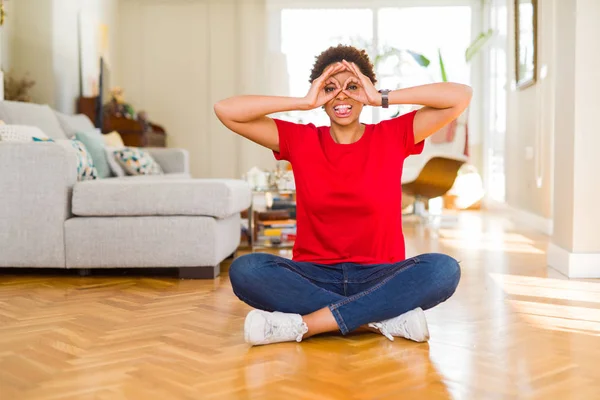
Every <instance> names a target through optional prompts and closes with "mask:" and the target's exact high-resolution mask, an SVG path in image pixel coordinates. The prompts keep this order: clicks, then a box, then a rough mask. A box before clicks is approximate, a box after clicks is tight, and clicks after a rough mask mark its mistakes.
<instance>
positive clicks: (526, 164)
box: [505, 0, 563, 219]
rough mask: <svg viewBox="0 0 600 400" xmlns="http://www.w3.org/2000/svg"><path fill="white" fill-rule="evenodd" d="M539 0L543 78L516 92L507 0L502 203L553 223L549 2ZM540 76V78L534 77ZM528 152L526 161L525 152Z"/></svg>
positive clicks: (551, 14) (552, 76)
mask: <svg viewBox="0 0 600 400" xmlns="http://www.w3.org/2000/svg"><path fill="white" fill-rule="evenodd" d="M557 1H559V0H544V1H538V7H539V11H538V15H539V24H538V63H539V66H540V68H541V66H542V65H546V66H547V68H548V69H547V71H548V76H547V78H546V79H543V80H542V79H540V80H538V82H537V83H536V85H534V86H531V87H529V88H526V89H524V90H519V89H516V88H514V83H515V39H514V38H515V36H514V35H515V31H514V29H515V26H514V19H515V14H514V2H513V1H508V2H507V5H508V25H509V26H508V53H507V55H508V57H507V63H508V64H507V70H508V74H509V77H508V79H509V80H508V82H510V83H511V84H512V86H513V87H512V88H509V91H508V93H507V126H506V151H505V157H506V158H505V167H506V202H507V203H508V204H509V205H510V206H511V207H513V208H515V209H518V210H523V211H526V212H528V213H531V214H534V215H536V216H539V217H541V218H544V219H551V218H552V180H553V179H552V173H553V159H552V157H553V152H552V146H553V142H552V140H553V135H554V133H553V118H554V101H553V100H554V97H553V93H554V80H555V78H556V61H555V59H554V46H555V42H554V31H555V30H556V26H555V23H554V22H553V21H554V11H553V9H554V3H555V2H557ZM560 1H563V0H560ZM538 77H539V74H538ZM527 147H530V148H532V149H533V157H532V158H528V157H527V154H526V148H527Z"/></svg>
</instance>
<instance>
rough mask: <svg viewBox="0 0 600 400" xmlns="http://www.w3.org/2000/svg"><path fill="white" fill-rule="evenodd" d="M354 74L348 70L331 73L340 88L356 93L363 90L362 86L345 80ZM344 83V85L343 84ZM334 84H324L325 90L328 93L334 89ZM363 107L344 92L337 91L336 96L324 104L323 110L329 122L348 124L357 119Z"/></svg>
mask: <svg viewBox="0 0 600 400" xmlns="http://www.w3.org/2000/svg"><path fill="white" fill-rule="evenodd" d="M353 76H354V74H353V73H352V72H350V71H347V70H344V71H341V72H338V73H337V74H335V75H333V76H332V78H333V79H335V80H336V81H337V83H338V85H339V87H340V88H342V89H343V90H346V91H348V92H351V93H358V92H359V91H361V90H363V88H362V87H360V86H358V85H357V84H356V83H355V82H348V83H347V84H346V81H347V80H348V78H350V77H353ZM344 85H346V87H345V86H344ZM336 90H337V89H336V87H335V86H334V85H331V84H330V85H328V86H325V92H326V93H330V92H332V91H336ZM362 109H363V104H362V103H360V102H358V101H356V100H353V99H352V98H350V97H348V96H347V95H346V94H345V93H344V92H340V93H338V95H337V96H336V97H334V98H333V99H332V100H330V101H329V102H327V103H326V104H325V112H326V113H327V115H328V116H329V118H330V119H331V122H332V123H333V122H335V123H336V124H338V125H350V124H352V123H354V122H355V121H357V120H358V118H359V117H360V113H361V111H362Z"/></svg>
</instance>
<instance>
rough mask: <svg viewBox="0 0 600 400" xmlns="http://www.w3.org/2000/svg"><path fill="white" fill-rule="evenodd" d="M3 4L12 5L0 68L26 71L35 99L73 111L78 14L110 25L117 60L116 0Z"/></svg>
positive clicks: (76, 85)
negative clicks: (31, 80)
mask: <svg viewBox="0 0 600 400" xmlns="http://www.w3.org/2000/svg"><path fill="white" fill-rule="evenodd" d="M6 4H7V5H8V4H10V6H11V8H10V10H9V12H10V14H9V16H8V20H7V25H8V26H7V29H6V32H5V34H6V36H7V37H6V39H5V43H6V42H8V43H7V47H8V49H7V50H6V51H4V49H3V55H6V57H3V67H4V68H5V69H10V70H13V71H14V72H15V73H16V74H17V75H18V76H21V75H23V74H25V73H29V75H30V77H31V78H32V79H34V80H35V81H36V85H35V86H34V87H33V88H32V91H31V93H32V97H33V101H34V102H37V103H44V104H49V105H50V106H52V107H54V108H56V109H57V110H59V111H63V112H66V113H73V112H74V111H75V104H76V100H77V97H78V96H79V47H78V15H79V13H80V12H84V13H88V14H89V15H91V16H93V17H94V18H95V19H97V21H98V22H100V23H105V24H108V25H109V32H110V42H111V43H110V47H109V48H110V49H111V54H110V58H111V59H113V62H116V51H114V50H113V49H115V46H116V39H117V35H118V33H117V31H116V29H117V26H118V25H117V4H118V0H43V1H39V0H18V1H15V2H7V3H6ZM3 40H4V39H3ZM117 79H118V76H117ZM115 81H116V79H115V77H114V76H113V77H112V82H115Z"/></svg>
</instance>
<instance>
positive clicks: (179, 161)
mask: <svg viewBox="0 0 600 400" xmlns="http://www.w3.org/2000/svg"><path fill="white" fill-rule="evenodd" d="M144 150H147V151H148V152H149V153H150V155H151V156H152V158H154V159H155V160H156V162H157V163H159V164H160V166H161V168H162V169H163V171H164V172H165V173H166V174H189V173H190V154H189V152H188V151H187V150H184V149H166V148H162V147H147V148H145V149H144Z"/></svg>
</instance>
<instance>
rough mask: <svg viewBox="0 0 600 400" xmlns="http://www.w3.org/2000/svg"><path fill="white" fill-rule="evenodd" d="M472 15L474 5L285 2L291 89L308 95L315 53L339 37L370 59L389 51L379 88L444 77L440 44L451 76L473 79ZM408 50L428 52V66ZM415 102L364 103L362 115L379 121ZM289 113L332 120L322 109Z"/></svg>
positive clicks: (284, 46) (380, 66) (380, 65)
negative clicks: (469, 55) (469, 53)
mask: <svg viewBox="0 0 600 400" xmlns="http://www.w3.org/2000/svg"><path fill="white" fill-rule="evenodd" d="M368 4H370V2H365V5H368ZM471 19H472V15H471V7H470V6H431V7H402V8H400V7H379V8H378V7H369V8H357V9H333V8H321V9H298V8H288V9H285V8H284V9H283V10H282V11H281V51H282V52H283V53H284V54H285V55H286V57H287V65H288V74H289V77H290V88H289V90H290V95H291V96H304V95H306V93H307V91H308V89H309V87H310V84H309V82H308V79H309V76H310V70H311V68H312V65H313V63H314V60H315V56H317V55H318V54H319V53H320V52H322V51H323V50H325V49H327V48H328V47H329V46H332V45H337V44H338V43H343V44H351V45H354V46H357V47H359V48H365V49H366V50H367V51H368V53H369V55H370V57H371V60H372V61H373V60H375V59H376V56H377V55H386V54H387V55H388V56H387V57H381V60H380V61H379V62H377V63H376V73H377V77H378V84H377V86H378V87H380V88H384V87H385V88H390V89H397V88H401V87H409V86H415V85H419V84H423V83H431V82H439V81H441V73H440V63H439V56H438V49H439V51H440V52H441V54H442V56H443V61H444V65H445V68H446V72H447V76H448V79H450V80H452V81H455V82H463V83H469V81H470V71H469V67H468V65H467V64H466V62H465V60H464V54H465V50H466V49H467V47H468V46H469V44H470V42H471ZM307 27H310V29H307ZM449 27H450V28H449ZM393 49H398V50H401V51H400V52H394V51H393ZM390 50H392V51H390ZM409 51H412V52H416V53H420V54H423V55H424V56H425V57H427V58H428V59H429V60H430V61H431V64H430V65H429V67H427V68H424V67H422V66H421V65H419V63H417V61H416V59H415V58H414V57H413V55H411V53H410V52H409ZM412 108H413V106H410V105H408V106H391V107H390V108H389V109H387V110H383V109H380V108H371V107H366V108H365V109H364V110H363V113H362V115H361V121H362V122H364V123H373V122H378V121H379V120H381V119H387V118H390V117H392V116H395V115H397V114H398V113H402V114H403V113H405V112H408V111H410V110H411V109H412ZM286 117H289V118H290V119H291V120H294V121H297V122H303V123H308V122H312V123H314V124H316V125H327V124H329V118H328V117H327V115H326V114H325V113H324V112H323V111H322V110H321V109H318V110H313V111H311V112H308V113H307V112H291V113H287V115H286Z"/></svg>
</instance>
